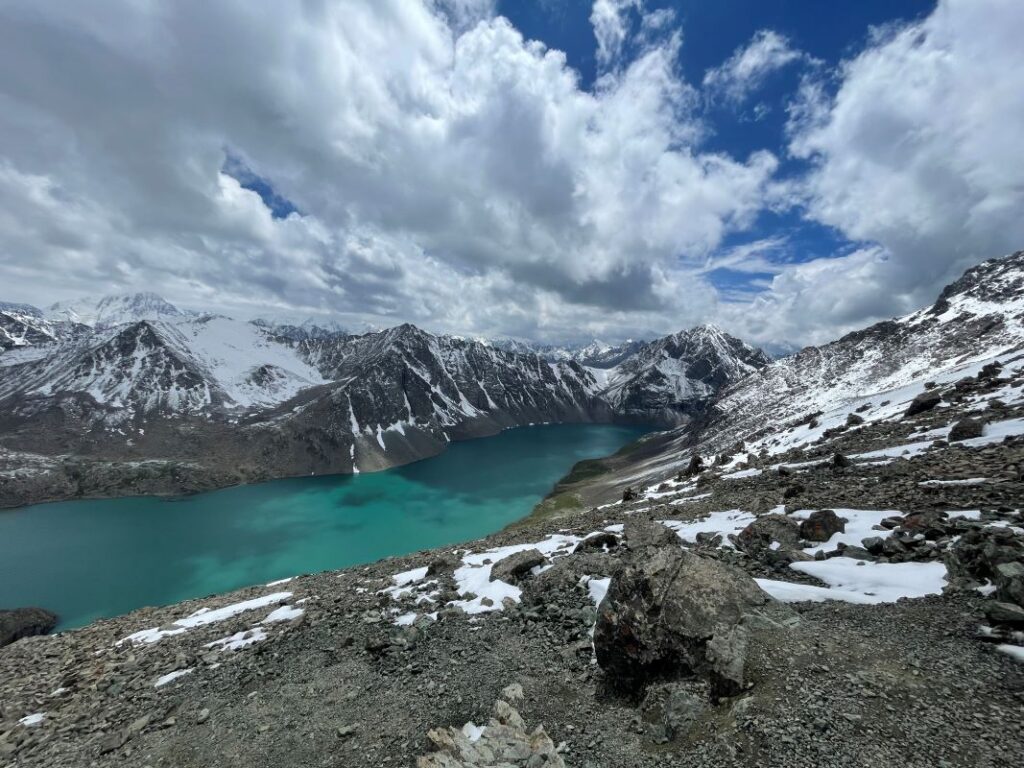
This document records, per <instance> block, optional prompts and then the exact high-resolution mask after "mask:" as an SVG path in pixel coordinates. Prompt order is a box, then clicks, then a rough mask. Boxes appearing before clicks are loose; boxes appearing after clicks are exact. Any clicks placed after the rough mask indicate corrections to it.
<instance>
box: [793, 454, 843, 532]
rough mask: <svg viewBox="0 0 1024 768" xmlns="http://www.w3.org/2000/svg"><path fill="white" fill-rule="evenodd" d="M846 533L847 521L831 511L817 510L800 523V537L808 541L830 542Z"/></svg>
mask: <svg viewBox="0 0 1024 768" xmlns="http://www.w3.org/2000/svg"><path fill="white" fill-rule="evenodd" d="M837 455H838V454H837ZM845 531H846V521H845V520H844V519H843V518H841V517H839V515H837V514H836V513H835V512H833V511H832V510H831V509H817V510H815V511H814V512H811V514H810V515H809V516H808V518H807V519H806V520H804V521H803V522H801V523H800V536H801V537H803V538H805V539H807V540H808V541H828V540H829V539H831V538H832V536H833V535H835V534H837V533H843V532H845Z"/></svg>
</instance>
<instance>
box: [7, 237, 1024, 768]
mask: <svg viewBox="0 0 1024 768" xmlns="http://www.w3.org/2000/svg"><path fill="white" fill-rule="evenodd" d="M1021 260H1022V256H1021V255H1015V256H1013V257H1011V258H1009V259H1006V260H1002V261H998V262H990V263H987V264H985V265H982V266H981V267H979V268H977V269H975V270H972V271H970V272H968V273H967V275H965V277H964V279H963V280H961V281H958V283H956V284H954V286H952V287H951V288H950V289H947V290H946V291H945V292H944V293H943V297H942V299H940V302H939V304H938V305H937V307H935V308H932V310H930V311H926V312H923V313H914V314H913V315H910V316H908V317H907V318H902V319H900V320H897V321H894V322H893V323H889V324H882V325H881V326H875V327H874V328H872V329H868V330H867V331H865V332H863V334H860V335H857V334H855V335H853V336H851V337H847V338H845V339H843V340H840V341H839V342H836V343H835V344H833V345H829V346H827V347H824V348H821V349H819V350H805V351H804V352H802V353H801V354H800V356H798V358H797V359H791V360H789V361H785V362H784V363H782V364H772V366H768V368H766V369H765V370H764V371H763V372H762V373H755V374H753V377H756V380H755V381H756V382H760V383H752V381H751V379H748V380H747V381H745V382H741V383H740V384H739V385H737V386H736V387H735V388H734V389H732V390H729V391H727V392H726V393H725V395H724V396H723V398H722V399H721V400H719V401H718V407H719V408H722V407H723V404H726V403H729V402H732V403H733V404H734V406H735V408H736V413H731V412H728V411H721V412H719V411H718V410H716V409H709V410H708V411H706V412H705V414H704V416H702V418H701V420H700V421H699V422H695V423H692V424H690V425H689V426H687V427H686V428H684V429H681V430H678V431H676V432H669V433H666V434H664V435H660V436H655V437H653V438H651V439H649V440H647V441H644V442H643V443H641V444H640V446H638V447H635V448H633V449H631V450H630V451H627V452H625V453H623V454H622V455H621V456H619V457H618V458H617V462H618V464H617V466H615V467H614V468H613V472H612V473H611V474H610V475H606V476H605V478H604V483H605V485H604V488H603V490H602V491H601V492H602V493H604V494H608V493H614V494H615V497H614V499H611V500H608V501H607V502H605V503H602V504H600V505H598V506H593V507H591V508H589V509H584V510H576V511H572V512H571V514H570V513H569V511H568V510H567V509H565V508H558V509H554V510H552V509H550V508H548V509H542V510H540V512H541V513H540V514H537V515H535V516H534V517H533V518H531V519H529V520H527V521H525V522H524V523H523V524H521V525H518V526H516V527H514V528H512V529H509V530H506V531H503V532H501V533H498V534H496V535H494V536H491V537H489V538H487V539H485V540H482V541H477V542H471V543H468V544H460V545H455V546H452V547H447V548H444V549H441V550H436V551H430V552H421V553H417V554H414V555H410V556H407V557H402V558H393V559H389V560H384V561H381V562H378V563H374V564H371V565H368V566H364V567H359V568H353V569H349V570H345V571H340V572H336V573H322V574H316V575H304V576H296V577H295V578H292V579H288V580H285V581H282V582H275V583H272V584H267V585H263V586H256V587H252V588H250V589H247V590H242V591H240V592H238V593H236V594H232V595H224V596H219V597H213V598H206V599H203V600H196V601H191V602H190V603H186V604H182V605H178V606H170V607H166V608H147V609H142V610H139V611H135V612H133V613H131V614H128V615H127V616H124V617H120V618H116V619H110V620H106V621H100V622H96V623H95V624H93V625H91V626H89V627H86V628H84V629H81V630H76V631H73V632H69V633H65V634H62V635H58V636H54V637H28V638H24V639H21V640H18V641H16V642H14V643H12V644H11V645H9V646H7V647H5V648H3V649H0V759H5V760H6V761H8V762H10V763H11V764H13V765H19V766H37V765H38V766H48V767H49V766H78V765H83V764H88V765H95V766H99V767H100V768H104V767H105V766H120V765H125V766H127V765H150V766H154V768H156V767H157V766H176V767H178V766H180V767H183V768H188V767H189V766H206V765H214V764H216V765H223V766H246V768H250V767H252V766H255V767H256V768H260V767H262V766H267V767H268V768H269V766H275V767H279V766H300V765H301V766H309V765H323V766H350V765H374V766H387V765H417V766H419V767H420V768H438V767H439V766H445V768H452V767H457V768H499V766H502V767H505V766H509V765H513V766H543V765H549V766H553V767H557V766H560V765H569V766H581V767H582V766H590V767H591V768H604V767H607V768H612V767H613V766H614V767H616V768H618V767H620V766H637V767H638V768H648V767H652V768H653V767H654V766H670V765H693V766H744V767H745V768H753V767H754V766H778V767H779V768H792V766H844V768H849V767H850V766H854V767H856V766H865V767H866V766H872V767H874V766H879V765H904V766H920V767H921V768H925V766H928V767H929V768H931V767H932V766H936V765H941V766H953V767H957V768H959V767H963V768H968V767H969V766H970V767H974V766H993V767H1000V768H1003V767H1009V766H1016V765H1020V764H1021V763H1022V762H1024V719H1022V718H1021V712H1022V711H1024V515H1022V509H1021V506H1022V504H1021V500H1022V499H1024V350H1022V349H1021V346H1020V341H1019V338H1018V334H1019V327H1020V322H1021V320H1022V317H1021V314H1020V310H1019V309H1018V302H1019V297H1020V296H1021V295H1022V292H1021V285H1020V282H1019V276H1020V273H1021ZM393 334H394V335H393V337H392V338H391V339H390V341H389V342H388V343H384V340H383V339H363V340H362V341H360V342H358V344H359V345H364V346H360V347H359V348H358V350H355V348H353V350H354V351H353V350H350V348H348V347H346V346H345V345H344V344H341V345H340V346H338V347H337V348H335V347H331V348H323V349H322V350H321V351H322V355H321V356H320V357H319V358H316V359H317V360H318V363H317V364H318V366H319V368H318V370H320V371H321V373H322V375H325V376H328V377H330V376H334V375H339V374H340V375H348V373H347V372H350V371H351V369H350V368H349V367H348V366H351V365H353V364H354V362H353V356H355V357H362V356H364V355H370V356H374V359H376V360H378V362H377V363H376V365H377V366H380V367H382V369H384V370H386V369H387V366H390V365H399V364H401V365H403V366H404V365H410V364H411V365H413V366H415V367H417V368H419V367H421V365H422V364H425V362H427V361H429V360H430V359H434V360H443V361H445V362H444V365H443V366H442V367H445V370H448V367H449V366H454V367H455V368H456V369H458V370H463V371H467V370H469V371H472V370H473V369H474V365H478V364H480V361H479V360H477V359H476V357H475V355H476V347H474V346H472V345H468V346H467V344H468V343H467V342H456V341H450V342H447V343H444V344H441V343H437V344H436V346H435V342H436V340H432V338H431V337H428V336H426V335H421V334H422V332H417V331H416V330H415V329H408V328H407V329H395V330H394V331H393ZM398 337H400V338H398ZM972 339H973V341H972ZM877 345H882V346H883V347H884V351H885V354H884V355H883V354H878V355H874V354H872V353H871V349H870V348H871V347H872V346H877ZM364 347H368V348H364ZM350 353H351V354H350ZM357 353H358V354H357ZM309 354H312V352H311V351H310V352H309ZM490 354H494V351H493V350H491V351H490ZM424 355H427V356H428V357H427V358H424V357H423V356H424ZM310 359H313V358H312V357H310ZM396 361H404V362H403V363H399V362H396ZM775 366H779V367H778V369H774V367H775ZM829 366H832V367H831V368H830V367H829ZM773 369H774V370H773ZM794 370H798V371H799V372H800V373H802V374H803V375H804V376H805V377H807V378H806V381H805V382H801V381H798V380H794V379H791V378H790V377H788V376H787V373H790V372H792V371H794ZM829 371H831V372H832V374H833V377H832V378H828V376H829ZM850 371H854V372H857V373H850ZM423 373H424V376H430V375H432V374H430V372H429V371H428V370H424V371H423ZM524 375H525V374H524ZM816 376H818V377H820V378H815V377H816ZM844 376H845V378H844ZM392 379H393V376H386V375H384V374H383V373H382V377H381V379H380V380H377V381H374V380H372V379H371V381H370V383H369V384H368V385H367V390H366V391H367V392H375V391H376V389H375V388H377V387H386V386H388V382H390V381H391V380H392ZM472 381H475V379H472ZM469 382H470V380H467V379H465V378H459V377H454V376H453V381H452V382H450V383H448V384H447V385H444V384H438V387H439V388H440V389H442V392H443V391H444V389H443V387H444V386H448V387H455V388H457V389H458V391H460V392H464V393H465V392H466V391H468V390H471V389H472V388H471V386H470V383H469ZM822 382H823V386H819V384H820V383H822ZM480 383H481V388H482V389H483V390H486V394H487V395H489V396H490V397H491V398H494V397H495V394H494V392H495V391H497V390H498V388H497V387H496V386H495V387H492V386H491V384H490V383H489V382H487V381H485V380H483V379H481V381H480ZM750 387H754V388H755V389H756V388H763V397H765V398H769V396H770V394H771V393H773V392H775V391H776V389H777V388H784V392H783V394H780V395H779V396H778V398H777V399H774V400H773V399H767V400H766V401H765V403H763V404H760V405H759V404H758V403H757V402H756V398H755V397H754V396H753V395H752V394H751V392H752V390H751V389H749V388H750ZM870 387H881V389H870ZM313 389H314V390H315V389H316V388H315V387H314V388H313ZM431 391H432V392H433V390H431ZM448 391H449V392H454V390H448ZM446 397H448V399H451V397H450V396H448V395H446ZM467 400H468V397H467ZM790 401H793V402H792V403H791V402H790ZM310 402H311V403H312V402H315V400H312V401H310ZM496 402H501V401H496ZM470 405H472V403H470ZM410 406H411V410H415V408H416V406H415V405H413V404H412V403H410ZM474 407H475V406H474ZM807 408H811V409H812V410H811V411H810V412H809V413H807V412H805V411H806V409H807ZM758 418H760V422H758V421H757V420H758ZM755 423H756V428H755V429H754V431H753V433H750V434H748V433H747V431H746V430H749V429H750V426H749V425H751V424H755ZM737 435H739V436H740V437H741V438H742V439H743V445H742V446H740V445H739V444H738V443H737ZM688 441H689V442H688ZM720 446H724V447H720ZM583 474H587V473H583ZM609 477H611V478H614V483H613V482H611V481H609V480H608V478H609ZM588 482H589V483H590V484H591V485H593V481H592V480H590V481H588ZM582 485H585V484H581V487H582Z"/></svg>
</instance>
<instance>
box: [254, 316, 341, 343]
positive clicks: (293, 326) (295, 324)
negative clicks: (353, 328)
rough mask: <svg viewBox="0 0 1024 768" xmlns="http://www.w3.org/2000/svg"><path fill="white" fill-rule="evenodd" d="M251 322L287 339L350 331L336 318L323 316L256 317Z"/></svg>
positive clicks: (319, 336)
mask: <svg viewBox="0 0 1024 768" xmlns="http://www.w3.org/2000/svg"><path fill="white" fill-rule="evenodd" d="M252 324H253V325H255V326H258V327H259V328H263V329H264V330H266V331H268V332H269V333H271V334H273V335H274V336H280V337H281V338H283V339H288V340H289V341H305V340H307V339H322V338H328V337H330V336H338V335H348V334H349V333H350V331H349V329H348V328H346V327H345V326H344V325H342V324H341V323H339V322H338V321H337V320H332V319H330V318H324V317H282V318H276V319H273V320H271V319H267V318H257V319H255V320H253V321H252Z"/></svg>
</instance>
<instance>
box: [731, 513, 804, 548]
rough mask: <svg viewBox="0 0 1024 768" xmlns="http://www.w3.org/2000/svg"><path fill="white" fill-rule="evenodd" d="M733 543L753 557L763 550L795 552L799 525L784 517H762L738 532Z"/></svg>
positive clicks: (798, 539) (798, 541)
mask: <svg viewBox="0 0 1024 768" xmlns="http://www.w3.org/2000/svg"><path fill="white" fill-rule="evenodd" d="M734 543H735V545H736V548H737V549H739V550H742V551H743V552H745V553H747V554H748V555H751V556H754V557H756V556H757V555H759V554H761V553H762V552H763V551H764V550H769V551H774V550H778V549H784V550H796V549H799V548H800V524H799V523H797V522H796V520H794V519H793V518H791V517H787V516H786V515H762V516H761V517H759V518H757V519H756V520H755V521H754V522H752V523H751V524H750V525H748V526H747V527H746V528H744V529H743V530H742V531H740V532H739V533H738V534H737V535H736V537H735V541H734ZM773 544H776V545H777V546H775V547H773V546H772V545H773Z"/></svg>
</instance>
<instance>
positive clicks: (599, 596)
mask: <svg viewBox="0 0 1024 768" xmlns="http://www.w3.org/2000/svg"><path fill="white" fill-rule="evenodd" d="M583 578H585V579H586V580H587V592H588V593H589V594H590V599H591V600H593V601H594V605H595V606H596V605H600V604H601V601H602V600H604V597H605V595H607V594H608V587H610V586H611V583H612V580H611V578H610V577H606V578H603V579H596V578H594V577H593V576H584V577H583Z"/></svg>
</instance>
